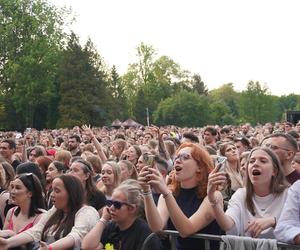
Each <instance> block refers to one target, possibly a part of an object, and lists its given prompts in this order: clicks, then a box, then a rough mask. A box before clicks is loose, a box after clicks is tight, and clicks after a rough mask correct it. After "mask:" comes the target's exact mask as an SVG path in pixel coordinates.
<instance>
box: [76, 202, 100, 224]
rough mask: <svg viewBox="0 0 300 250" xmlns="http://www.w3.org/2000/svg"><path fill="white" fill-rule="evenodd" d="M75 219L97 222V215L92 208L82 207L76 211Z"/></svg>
mask: <svg viewBox="0 0 300 250" xmlns="http://www.w3.org/2000/svg"><path fill="white" fill-rule="evenodd" d="M75 218H83V219H85V220H89V219H95V220H96V221H98V219H99V213H98V211H97V210H96V209H95V208H93V207H92V206H87V205H84V206H82V207H81V208H80V209H79V210H78V211H77V213H76V215H75Z"/></svg>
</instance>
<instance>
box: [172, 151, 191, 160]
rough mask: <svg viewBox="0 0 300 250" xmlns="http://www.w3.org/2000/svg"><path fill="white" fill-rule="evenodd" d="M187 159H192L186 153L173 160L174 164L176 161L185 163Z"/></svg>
mask: <svg viewBox="0 0 300 250" xmlns="http://www.w3.org/2000/svg"><path fill="white" fill-rule="evenodd" d="M189 159H192V156H191V155H190V154H187V153H182V154H179V155H177V156H176V157H175V159H174V162H175V161H177V160H180V161H187V160H189Z"/></svg>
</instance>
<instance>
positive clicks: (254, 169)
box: [207, 147, 287, 238]
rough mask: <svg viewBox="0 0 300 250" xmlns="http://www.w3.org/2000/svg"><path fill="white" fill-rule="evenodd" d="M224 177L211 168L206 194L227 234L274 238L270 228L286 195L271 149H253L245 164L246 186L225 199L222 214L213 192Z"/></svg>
mask: <svg viewBox="0 0 300 250" xmlns="http://www.w3.org/2000/svg"><path fill="white" fill-rule="evenodd" d="M225 179H226V176H225V173H224V172H217V171H216V169H214V170H213V171H212V172H211V174H210V175H209V181H208V187H207V194H208V199H209V201H210V205H211V210H212V211H213V213H214V214H215V217H216V220H217V222H218V224H219V225H220V227H221V228H222V229H223V230H224V231H226V233H227V234H233V235H239V236H251V237H255V238H257V237H259V238H275V237H274V233H273V231H274V227H275V226H276V221H277V220H278V219H279V216H280V214H281V211H282V208H283V206H284V204H285V200H286V197H287V183H286V181H285V178H284V175H283V172H282V167H281V164H280V161H279V160H278V158H277V156H276V155H275V153H274V152H273V151H271V150H270V149H268V148H264V147H257V148H254V149H253V150H252V151H251V152H250V155H249V158H248V164H247V166H246V187H245V188H240V189H238V190H237V191H236V192H235V193H234V194H233V196H232V197H231V199H230V200H229V204H228V209H227V210H226V213H224V211H223V208H222V206H221V205H222V201H221V199H220V197H219V194H216V190H217V188H218V185H222V184H223V183H224V180H225Z"/></svg>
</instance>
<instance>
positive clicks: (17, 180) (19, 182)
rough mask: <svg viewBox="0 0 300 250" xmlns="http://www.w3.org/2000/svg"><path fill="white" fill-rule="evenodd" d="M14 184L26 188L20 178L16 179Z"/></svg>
mask: <svg viewBox="0 0 300 250" xmlns="http://www.w3.org/2000/svg"><path fill="white" fill-rule="evenodd" d="M12 183H13V184H14V185H21V186H24V183H23V182H22V181H21V180H20V179H19V178H16V179H14V180H13V181H12Z"/></svg>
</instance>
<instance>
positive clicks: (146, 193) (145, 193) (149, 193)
mask: <svg viewBox="0 0 300 250" xmlns="http://www.w3.org/2000/svg"><path fill="white" fill-rule="evenodd" d="M142 195H144V196H148V195H152V191H151V190H149V191H147V192H144V191H142Z"/></svg>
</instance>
